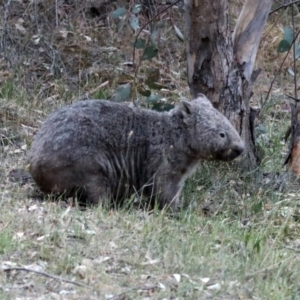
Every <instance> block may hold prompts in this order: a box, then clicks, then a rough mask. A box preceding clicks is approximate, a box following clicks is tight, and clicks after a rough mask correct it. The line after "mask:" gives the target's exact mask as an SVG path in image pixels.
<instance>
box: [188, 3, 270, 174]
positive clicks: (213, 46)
mask: <svg viewBox="0 0 300 300" xmlns="http://www.w3.org/2000/svg"><path fill="white" fill-rule="evenodd" d="M271 4H272V0H245V2H244V6H243V9H242V11H241V13H240V16H239V19H238V21H237V24H236V27H235V29H234V32H233V34H232V32H231V28H230V22H229V13H228V1H227V0H201V1H199V0H186V13H185V19H186V29H187V35H188V40H187V60H188V63H187V72H188V83H189V87H190V91H191V95H192V97H196V96H197V94H198V93H203V94H205V95H206V96H207V97H208V98H209V99H210V101H211V102H212V104H213V105H214V107H216V108H217V109H218V110H219V111H221V112H222V113H223V114H224V115H225V116H226V117H227V118H228V119H229V120H230V121H231V123H232V124H233V125H234V126H235V128H236V129H237V130H238V132H239V133H240V135H241V137H242V138H243V140H244V143H245V151H244V154H243V157H242V160H241V162H242V164H243V166H244V167H246V168H247V169H253V168H255V167H256V166H257V165H258V164H259V158H258V156H257V152H256V147H255V137H254V119H255V115H256V111H255V110H254V109H252V108H251V107H250V106H249V100H250V98H251V96H252V86H253V83H254V82H255V80H256V78H257V76H258V74H259V71H258V70H256V71H253V67H254V63H255V58H256V53H257V49H258V46H259V42H260V38H261V35H262V32H263V28H264V25H265V23H266V20H267V17H268V14H269V12H270V9H271Z"/></svg>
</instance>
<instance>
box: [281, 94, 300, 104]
mask: <svg viewBox="0 0 300 300" xmlns="http://www.w3.org/2000/svg"><path fill="white" fill-rule="evenodd" d="M284 96H286V97H288V98H290V99H293V100H295V101H296V102H300V99H298V98H296V97H293V96H290V95H287V94H284Z"/></svg>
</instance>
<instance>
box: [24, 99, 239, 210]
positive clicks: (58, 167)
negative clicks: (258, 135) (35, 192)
mask: <svg viewBox="0 0 300 300" xmlns="http://www.w3.org/2000/svg"><path fill="white" fill-rule="evenodd" d="M243 149H244V144H243V142H242V140H241V138H240V136H239V134H238V133H237V131H236V130H235V129H234V128H233V126H232V125H231V124H230V122H229V121H228V119H226V117H224V116H223V115H222V114H221V113H220V112H218V111H217V110H216V109H214V108H213V106H212V105H211V103H210V101H209V100H208V99H207V98H206V97H205V96H204V95H202V94H199V95H198V97H197V99H194V100H192V101H191V102H188V101H182V102H181V103H180V104H179V105H178V106H176V107H175V108H174V109H172V110H171V111H169V112H156V111H153V110H147V109H142V108H137V107H129V106H128V105H124V104H118V103H113V102H109V101H105V100H85V101H80V102H77V103H74V104H72V105H69V106H65V107H63V108H62V109H60V110H58V111H56V112H54V113H52V114H50V115H49V117H48V118H47V119H46V120H45V122H44V124H43V126H42V128H41V129H40V131H39V132H38V133H37V135H36V136H35V139H34V141H33V143H32V147H31V150H30V152H29V155H28V162H29V163H30V168H29V169H30V173H31V175H32V177H33V179H34V180H35V181H36V183H37V185H38V186H39V187H40V189H41V190H42V191H43V192H45V193H64V192H65V193H66V195H67V196H72V195H74V194H75V193H76V192H78V191H80V193H81V194H80V195H81V197H82V199H85V201H87V203H89V204H98V203H99V201H103V200H104V199H109V200H114V201H117V202H120V201H122V200H124V198H126V197H128V196H130V195H132V194H133V193H138V194H143V196H146V197H148V198H150V200H151V203H153V202H154V201H155V200H156V201H157V203H158V205H159V207H160V208H163V207H165V206H170V207H171V208H172V209H176V208H177V207H178V205H179V204H180V201H179V196H180V192H181V189H182V186H183V183H184V181H185V179H186V178H187V177H188V176H189V175H191V174H192V173H193V172H194V171H195V169H196V167H197V166H198V164H199V162H200V161H201V160H202V159H214V160H224V161H229V160H232V159H234V158H236V157H237V156H239V155H240V154H241V153H242V151H243ZM78 195H79V194H78Z"/></svg>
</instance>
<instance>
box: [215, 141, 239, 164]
mask: <svg viewBox="0 0 300 300" xmlns="http://www.w3.org/2000/svg"><path fill="white" fill-rule="evenodd" d="M244 148H245V147H244V143H243V142H242V141H240V142H238V143H236V144H233V145H231V147H229V148H227V150H225V151H224V150H222V151H219V152H217V153H216V155H215V158H216V159H218V160H223V161H231V160H233V159H235V158H237V157H238V156H239V155H241V154H242V152H243V151H244Z"/></svg>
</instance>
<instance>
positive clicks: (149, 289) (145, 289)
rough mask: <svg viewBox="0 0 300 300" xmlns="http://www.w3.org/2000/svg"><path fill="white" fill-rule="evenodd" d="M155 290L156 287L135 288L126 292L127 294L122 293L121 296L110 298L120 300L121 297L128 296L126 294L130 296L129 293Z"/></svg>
mask: <svg viewBox="0 0 300 300" xmlns="http://www.w3.org/2000/svg"><path fill="white" fill-rule="evenodd" d="M155 288H157V286H156V285H153V286H149V287H134V288H131V289H129V290H127V291H125V292H122V293H120V294H117V295H115V296H113V297H112V298H110V299H120V297H121V296H124V295H126V294H128V293H130V292H133V291H138V290H142V291H151V290H153V289H155Z"/></svg>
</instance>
